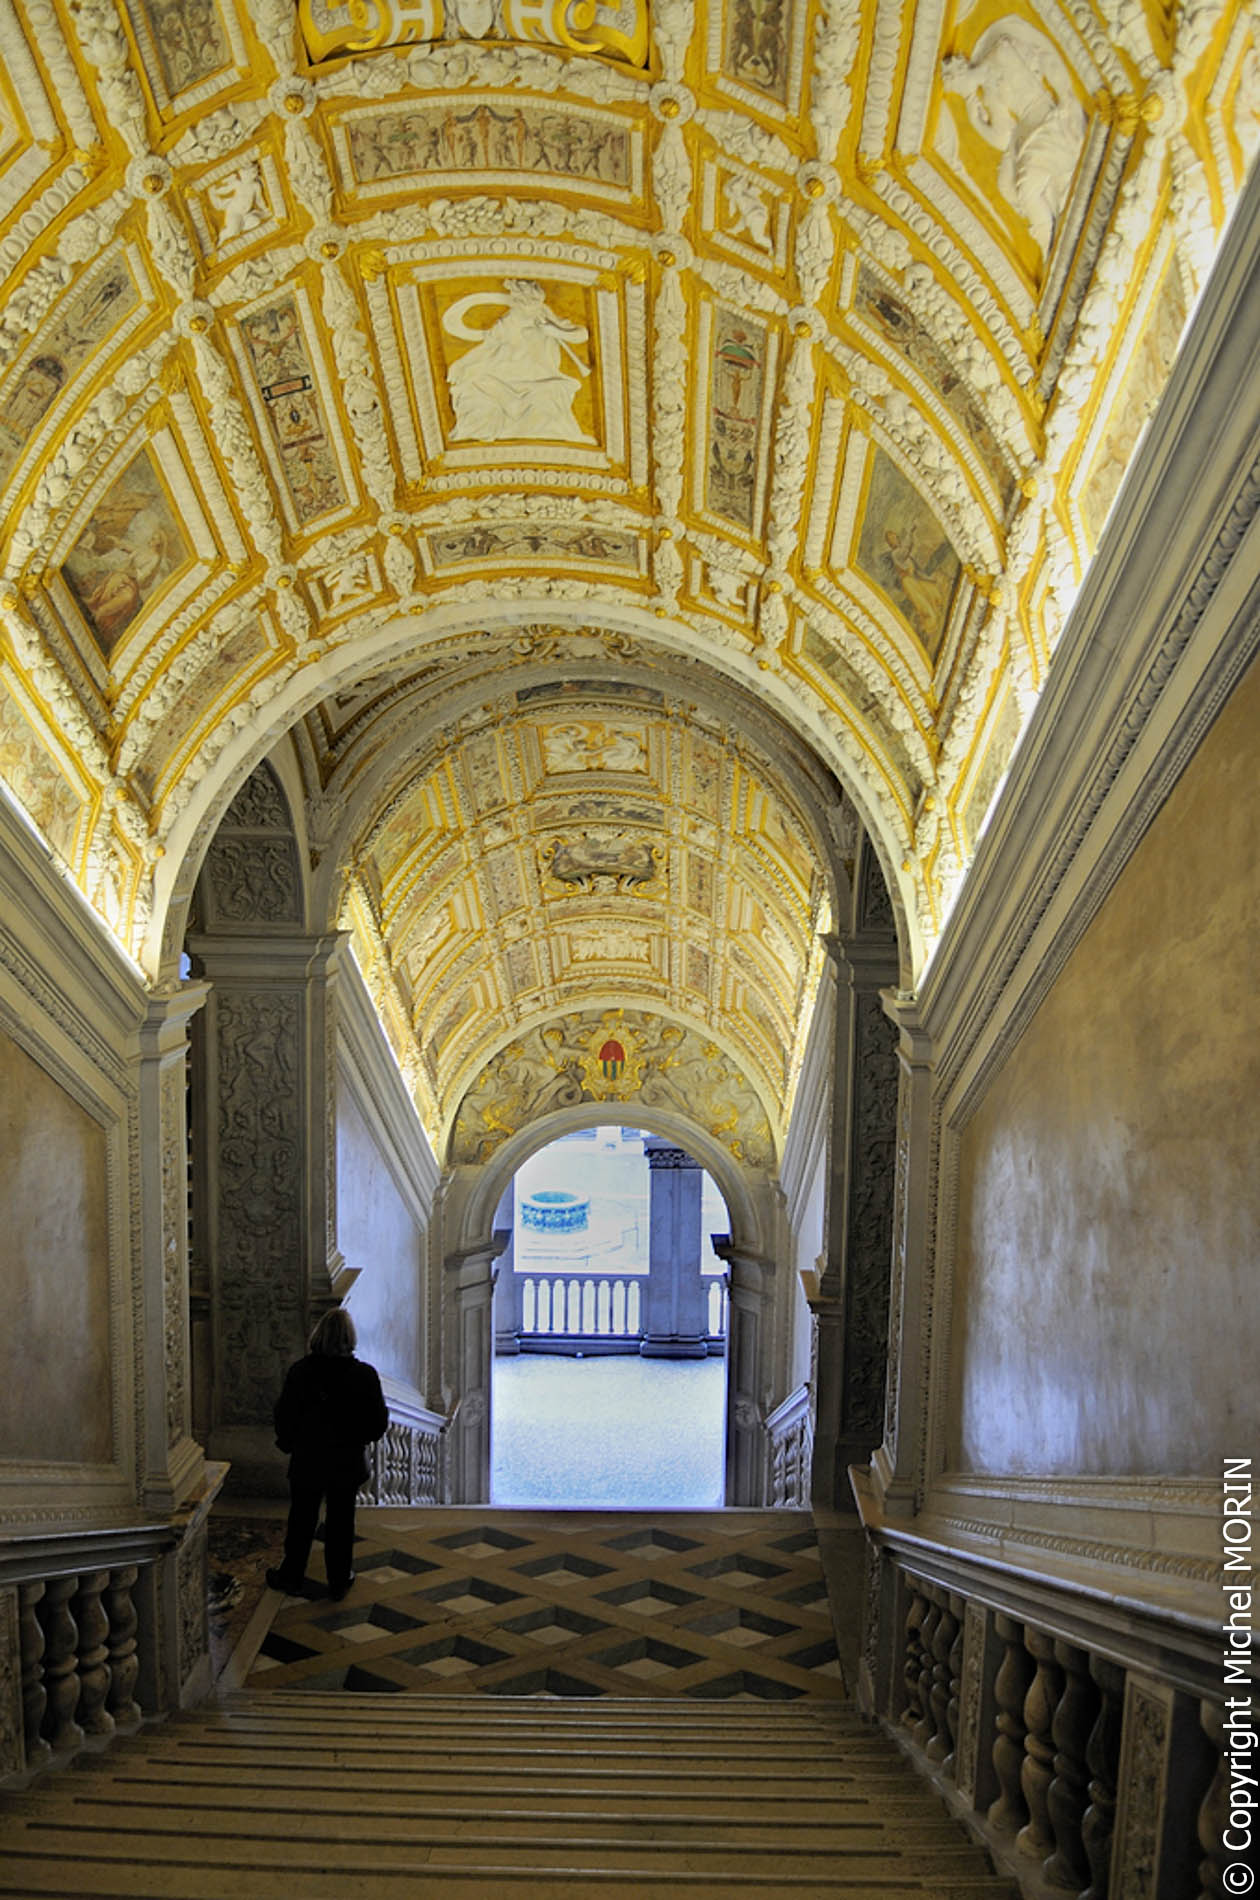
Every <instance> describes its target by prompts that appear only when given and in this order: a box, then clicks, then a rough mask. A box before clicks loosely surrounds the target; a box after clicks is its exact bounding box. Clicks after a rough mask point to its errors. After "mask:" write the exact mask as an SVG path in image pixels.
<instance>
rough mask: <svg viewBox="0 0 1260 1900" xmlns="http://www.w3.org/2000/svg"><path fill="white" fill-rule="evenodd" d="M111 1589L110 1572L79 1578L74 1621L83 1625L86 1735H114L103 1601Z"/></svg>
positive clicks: (81, 1709) (82, 1696)
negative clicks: (105, 1594) (108, 1705)
mask: <svg viewBox="0 0 1260 1900" xmlns="http://www.w3.org/2000/svg"><path fill="white" fill-rule="evenodd" d="M108 1586H109V1572H108V1570H88V1571H85V1573H84V1574H83V1576H81V1577H80V1578H79V1587H78V1590H77V1591H76V1592H75V1597H74V1620H75V1622H76V1623H77V1624H78V1626H79V1707H78V1723H79V1727H80V1728H81V1729H82V1730H83V1733H84V1734H85V1735H112V1734H113V1732H114V1718H113V1716H112V1715H111V1714H110V1712H109V1709H108V1708H107V1707H106V1703H107V1701H108V1699H109V1617H108V1616H107V1615H106V1613H105V1606H104V1605H103V1603H102V1602H101V1595H102V1593H103V1592H104V1591H105V1590H106V1589H107V1588H108Z"/></svg>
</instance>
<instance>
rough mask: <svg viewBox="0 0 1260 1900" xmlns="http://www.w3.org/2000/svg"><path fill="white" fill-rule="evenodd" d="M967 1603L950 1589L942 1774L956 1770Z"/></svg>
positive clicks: (951, 1773) (952, 1773)
mask: <svg viewBox="0 0 1260 1900" xmlns="http://www.w3.org/2000/svg"><path fill="white" fill-rule="evenodd" d="M966 1609H967V1605H966V1602H965V1601H964V1599H963V1598H962V1597H961V1596H957V1595H956V1594H955V1593H954V1592H953V1591H952V1590H951V1591H950V1594H949V1613H950V1616H951V1617H952V1618H953V1623H954V1640H953V1642H952V1643H951V1644H950V1647H949V1661H948V1664H947V1672H948V1676H949V1694H948V1697H947V1698H946V1703H945V1726H946V1728H947V1729H948V1731H949V1751H948V1753H947V1754H946V1756H945V1759H944V1761H943V1762H942V1763H941V1771H942V1773H943V1774H946V1775H950V1776H953V1775H954V1774H955V1772H956V1765H957V1764H956V1750H957V1747H958V1719H959V1711H960V1709H961V1706H962V1670H963V1648H964V1628H965V1620H966Z"/></svg>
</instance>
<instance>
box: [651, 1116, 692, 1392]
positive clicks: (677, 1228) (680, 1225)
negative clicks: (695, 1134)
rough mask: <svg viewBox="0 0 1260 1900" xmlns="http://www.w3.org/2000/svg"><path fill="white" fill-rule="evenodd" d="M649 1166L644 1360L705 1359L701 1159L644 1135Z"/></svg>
mask: <svg viewBox="0 0 1260 1900" xmlns="http://www.w3.org/2000/svg"><path fill="white" fill-rule="evenodd" d="M643 1152H644V1154H645V1155H646V1156H647V1163H648V1168H649V1169H650V1171H651V1173H650V1192H651V1214H650V1221H651V1225H650V1240H649V1250H648V1276H647V1280H646V1283H645V1285H644V1289H643V1298H644V1313H643V1339H642V1342H641V1343H640V1346H639V1352H640V1354H641V1355H642V1357H643V1358H645V1359H705V1358H707V1357H708V1352H709V1345H708V1335H709V1324H708V1309H707V1298H708V1295H707V1291H706V1288H705V1286H704V1282H703V1280H702V1278H701V1274H700V1248H701V1241H702V1236H701V1231H700V1191H701V1188H702V1186H703V1176H702V1170H701V1168H700V1164H699V1162H697V1161H693V1160H692V1158H691V1156H690V1155H689V1154H688V1153H687V1152H686V1150H685V1149H683V1148H679V1147H678V1146H677V1145H676V1144H675V1143H674V1142H672V1141H664V1140H661V1139H660V1138H659V1137H657V1136H655V1135H649V1136H648V1137H647V1138H646V1139H645V1140H644V1143H643Z"/></svg>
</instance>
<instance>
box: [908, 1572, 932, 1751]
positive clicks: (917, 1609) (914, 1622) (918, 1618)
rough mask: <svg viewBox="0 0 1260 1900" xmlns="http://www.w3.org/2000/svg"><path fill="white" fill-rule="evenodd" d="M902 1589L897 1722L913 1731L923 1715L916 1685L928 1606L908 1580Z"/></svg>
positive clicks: (920, 1672) (921, 1665)
mask: <svg viewBox="0 0 1260 1900" xmlns="http://www.w3.org/2000/svg"><path fill="white" fill-rule="evenodd" d="M906 1588H907V1589H908V1591H909V1593H910V1607H909V1610H908V1611H907V1613H906V1659H905V1667H904V1672H903V1673H904V1679H905V1685H906V1706H905V1708H904V1709H903V1710H902V1712H901V1721H902V1726H903V1727H905V1728H908V1729H910V1730H911V1731H913V1730H914V1728H915V1727H916V1725H917V1724H918V1722H919V1721H920V1720H921V1718H922V1715H923V1703H922V1700H921V1695H920V1688H919V1685H920V1682H921V1680H922V1677H923V1636H922V1632H923V1619H924V1617H925V1616H926V1615H927V1607H928V1606H927V1599H926V1597H924V1595H923V1593H922V1591H921V1589H920V1586H919V1585H918V1583H916V1582H915V1581H914V1579H913V1578H912V1577H907V1578H906Z"/></svg>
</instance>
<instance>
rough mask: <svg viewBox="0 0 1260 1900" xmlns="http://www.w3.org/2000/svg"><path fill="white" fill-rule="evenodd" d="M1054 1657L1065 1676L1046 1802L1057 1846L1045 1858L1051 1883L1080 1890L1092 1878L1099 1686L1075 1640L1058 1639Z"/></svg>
mask: <svg viewBox="0 0 1260 1900" xmlns="http://www.w3.org/2000/svg"><path fill="white" fill-rule="evenodd" d="M1054 1659H1055V1661H1056V1663H1058V1665H1059V1667H1060V1668H1061V1669H1062V1671H1063V1675H1064V1682H1063V1694H1062V1695H1061V1696H1060V1697H1059V1703H1058V1707H1057V1708H1056V1709H1055V1712H1054V1721H1053V1722H1052V1724H1051V1727H1050V1737H1051V1740H1052V1741H1053V1743H1054V1780H1053V1781H1052V1782H1051V1783H1050V1789H1049V1793H1048V1794H1047V1796H1046V1805H1047V1807H1048V1808H1049V1810H1050V1824H1051V1826H1052V1827H1053V1829H1054V1852H1053V1854H1051V1855H1050V1856H1049V1857H1048V1858H1047V1860H1046V1864H1045V1876H1046V1879H1047V1880H1048V1881H1049V1882H1050V1884H1051V1886H1053V1887H1067V1888H1069V1889H1070V1890H1071V1891H1072V1892H1073V1893H1079V1892H1080V1890H1081V1888H1082V1887H1083V1886H1084V1885H1085V1883H1086V1881H1087V1880H1088V1879H1089V1863H1088V1862H1087V1860H1086V1858H1085V1846H1084V1842H1083V1841H1082V1840H1081V1821H1082V1818H1083V1816H1084V1813H1085V1801H1086V1796H1087V1793H1088V1787H1089V1769H1088V1766H1087V1765H1086V1761H1085V1749H1086V1745H1087V1743H1088V1741H1089V1735H1090V1730H1091V1729H1092V1728H1093V1726H1094V1717H1095V1715H1096V1714H1097V1712H1098V1691H1097V1689H1096V1688H1095V1687H1094V1683H1093V1679H1092V1678H1091V1676H1090V1673H1089V1656H1088V1655H1087V1653H1086V1652H1085V1650H1083V1649H1077V1648H1076V1647H1075V1645H1074V1644H1072V1643H1063V1642H1056V1644H1055V1645H1054Z"/></svg>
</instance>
